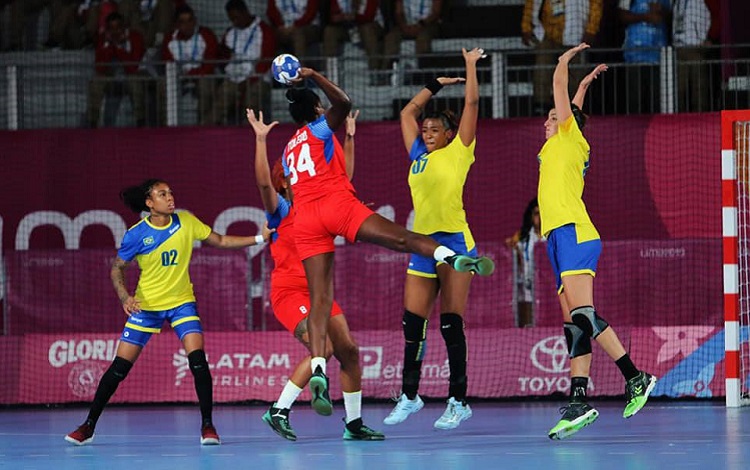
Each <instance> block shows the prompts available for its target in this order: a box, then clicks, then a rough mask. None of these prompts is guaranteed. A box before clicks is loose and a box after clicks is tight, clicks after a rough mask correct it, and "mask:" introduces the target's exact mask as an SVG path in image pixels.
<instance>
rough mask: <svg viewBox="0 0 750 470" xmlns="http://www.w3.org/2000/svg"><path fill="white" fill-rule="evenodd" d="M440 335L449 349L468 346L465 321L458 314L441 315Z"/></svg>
mask: <svg viewBox="0 0 750 470" xmlns="http://www.w3.org/2000/svg"><path fill="white" fill-rule="evenodd" d="M440 333H441V334H442V335H443V339H444V340H445V345H446V346H448V347H451V346H454V345H457V344H466V335H465V334H464V319H463V318H461V315H458V314H457V313H443V314H441V315H440Z"/></svg>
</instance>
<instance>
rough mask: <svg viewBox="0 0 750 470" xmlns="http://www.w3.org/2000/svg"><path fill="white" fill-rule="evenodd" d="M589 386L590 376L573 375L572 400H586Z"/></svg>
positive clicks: (571, 383)
mask: <svg viewBox="0 0 750 470" xmlns="http://www.w3.org/2000/svg"><path fill="white" fill-rule="evenodd" d="M588 386H589V378H588V377H572V378H571V379H570V401H586V389H587V388H588Z"/></svg>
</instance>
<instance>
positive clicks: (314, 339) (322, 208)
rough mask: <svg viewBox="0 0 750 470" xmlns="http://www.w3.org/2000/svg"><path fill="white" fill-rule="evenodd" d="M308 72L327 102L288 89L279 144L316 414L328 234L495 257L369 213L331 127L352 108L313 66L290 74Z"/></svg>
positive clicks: (452, 260) (329, 259)
mask: <svg viewBox="0 0 750 470" xmlns="http://www.w3.org/2000/svg"><path fill="white" fill-rule="evenodd" d="M304 80H312V81H313V82H314V83H315V84H316V85H317V86H318V87H319V88H320V89H321V90H322V91H323V93H325V95H326V97H327V98H328V100H329V101H330V103H331V106H330V107H329V108H328V109H326V108H324V107H323V105H322V103H321V101H320V98H319V97H318V95H317V94H316V93H315V92H313V91H312V90H310V89H308V88H297V87H293V88H290V89H289V90H287V93H286V95H287V99H288V101H289V112H290V114H291V115H292V118H293V119H294V121H295V122H296V123H297V124H298V125H299V126H300V127H299V129H298V130H297V132H295V134H294V135H293V136H292V138H291V139H290V140H289V142H288V144H287V145H286V147H285V148H284V154H283V155H284V156H283V163H284V170H285V173H286V174H287V175H288V176H289V182H290V184H291V185H292V191H293V193H294V205H295V208H296V215H295V219H294V226H295V233H296V235H295V241H296V245H297V251H298V252H299V255H300V258H302V262H303V264H304V267H305V274H306V277H307V284H308V288H309V289H310V315H309V318H308V331H309V334H310V351H311V353H312V360H311V368H312V371H313V375H312V378H311V379H310V390H311V392H312V396H313V399H312V406H313V408H314V409H315V410H316V411H317V412H318V413H320V414H322V415H328V414H330V413H331V401H330V398H329V396H328V377H327V376H326V375H325V370H326V369H325V367H326V359H325V347H326V337H327V332H328V319H329V318H330V312H331V306H332V304H333V257H334V244H333V241H334V238H335V237H336V236H337V235H342V236H344V237H346V239H347V240H348V241H350V242H353V241H355V240H359V241H365V242H370V243H374V244H377V245H380V246H384V247H386V248H390V249H392V250H396V251H402V252H411V253H418V254H420V255H422V256H425V257H429V258H434V259H435V260H436V261H439V262H445V263H446V264H448V265H450V266H452V267H453V268H454V269H455V270H457V271H461V272H476V273H478V274H480V275H489V274H491V273H492V271H493V270H494V267H495V266H494V262H493V261H492V260H490V259H489V258H486V257H480V258H475V257H472V256H465V255H460V254H456V252H454V251H453V250H451V249H450V248H448V247H446V246H443V245H440V244H439V243H438V242H436V241H435V240H434V239H432V238H430V237H428V236H426V235H421V234H417V233H414V232H411V231H408V230H406V229H405V228H404V227H402V226H400V225H398V224H395V223H393V222H391V221H390V220H388V219H386V218H384V217H382V216H380V215H379V214H376V213H374V212H373V211H372V210H371V209H369V208H368V207H366V206H365V205H364V204H363V203H362V202H361V201H360V200H359V199H357V197H356V195H355V192H354V187H353V186H352V185H351V183H350V182H349V179H348V178H347V175H346V172H345V164H344V161H343V159H344V157H343V151H342V150H341V147H340V146H337V145H335V141H334V139H333V132H334V131H335V130H336V129H338V128H339V126H341V125H342V124H343V123H344V120H345V119H346V116H347V115H348V114H349V112H350V110H351V106H352V105H351V101H350V99H349V96H348V95H347V94H346V93H345V92H344V91H343V90H342V89H341V88H339V87H338V86H337V85H336V84H334V83H333V82H331V81H330V80H328V79H327V78H326V77H324V76H323V75H321V74H320V73H318V72H316V71H315V70H313V69H311V68H308V67H302V68H300V69H299V78H298V79H297V80H296V82H302V81H304Z"/></svg>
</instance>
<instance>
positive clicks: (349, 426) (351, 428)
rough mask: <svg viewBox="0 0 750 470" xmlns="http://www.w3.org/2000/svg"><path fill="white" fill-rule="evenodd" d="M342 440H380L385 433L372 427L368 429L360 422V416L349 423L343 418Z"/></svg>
mask: <svg viewBox="0 0 750 470" xmlns="http://www.w3.org/2000/svg"><path fill="white" fill-rule="evenodd" d="M344 423H346V426H344V440H345V441H382V440H383V439H385V434H383V433H382V432H379V431H375V430H374V429H370V428H368V427H367V426H365V425H364V424H362V418H357V419H355V420H354V421H352V422H351V423H347V422H346V418H344Z"/></svg>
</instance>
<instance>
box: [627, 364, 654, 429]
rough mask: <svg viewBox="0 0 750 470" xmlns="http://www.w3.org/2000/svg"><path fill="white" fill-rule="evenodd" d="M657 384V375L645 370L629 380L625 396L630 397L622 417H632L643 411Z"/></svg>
mask: <svg viewBox="0 0 750 470" xmlns="http://www.w3.org/2000/svg"><path fill="white" fill-rule="evenodd" d="M655 386H656V377H654V376H653V375H651V374H648V373H646V372H643V371H641V372H640V373H639V374H638V375H636V376H635V377H633V378H632V379H630V380H628V383H626V384H625V397H626V398H627V399H628V404H627V405H625V411H623V412H622V417H623V418H630V417H631V416H633V415H634V414H636V413H638V412H639V411H641V408H643V406H644V405H645V404H646V402H647V401H648V396H649V395H651V392H652V391H653V390H654V387H655Z"/></svg>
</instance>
